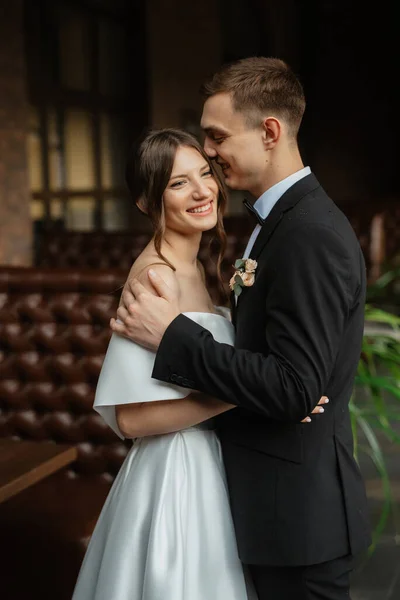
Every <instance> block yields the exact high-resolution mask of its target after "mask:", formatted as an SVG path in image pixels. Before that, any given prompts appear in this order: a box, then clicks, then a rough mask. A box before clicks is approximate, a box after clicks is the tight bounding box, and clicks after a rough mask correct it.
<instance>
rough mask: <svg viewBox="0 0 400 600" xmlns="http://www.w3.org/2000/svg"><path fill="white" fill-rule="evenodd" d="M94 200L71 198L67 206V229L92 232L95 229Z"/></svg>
mask: <svg viewBox="0 0 400 600" xmlns="http://www.w3.org/2000/svg"><path fill="white" fill-rule="evenodd" d="M95 206H96V202H95V199H94V198H70V199H69V200H68V204H67V219H66V226H67V229H69V230H73V231H91V230H92V229H94V211H95Z"/></svg>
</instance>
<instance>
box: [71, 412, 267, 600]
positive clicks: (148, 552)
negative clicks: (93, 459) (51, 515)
mask: <svg viewBox="0 0 400 600" xmlns="http://www.w3.org/2000/svg"><path fill="white" fill-rule="evenodd" d="M73 600H256V596H255V593H254V591H253V589H252V585H251V582H250V581H249V579H248V575H247V573H246V575H245V573H244V570H243V566H242V564H241V562H240V560H239V558H238V553H237V545H236V539H235V532H234V528H233V522H232V516H231V512H230V507H229V500H228V492H227V485H226V479H225V471H224V467H223V462H222V454H221V447H220V443H219V440H218V437H217V435H216V434H215V432H214V431H213V430H210V429H208V428H207V425H206V424H202V425H201V426H198V427H194V428H190V429H186V430H183V431H180V432H177V433H173V434H168V435H160V436H152V437H147V438H142V439H140V440H137V441H136V442H135V443H134V445H133V447H132V449H131V450H130V452H129V454H128V455H127V457H126V459H125V461H124V463H123V465H122V467H121V469H120V471H119V473H118V476H117V478H116V479H115V481H114V484H113V486H112V488H111V490H110V493H109V495H108V497H107V500H106V502H105V504H104V507H103V510H102V512H101V514H100V517H99V520H98V522H97V525H96V527H95V530H94V532H93V535H92V538H91V541H90V543H89V546H88V549H87V552H86V555H85V558H84V561H83V563H82V567H81V570H80V574H79V577H78V580H77V583H76V587H75V591H74V595H73Z"/></svg>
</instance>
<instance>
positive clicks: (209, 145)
mask: <svg viewBox="0 0 400 600" xmlns="http://www.w3.org/2000/svg"><path fill="white" fill-rule="evenodd" d="M204 152H205V153H206V154H207V156H209V157H210V158H215V157H216V156H217V151H216V149H215V147H214V144H213V142H212V140H210V138H209V137H208V136H206V137H205V139H204Z"/></svg>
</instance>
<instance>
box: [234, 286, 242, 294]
mask: <svg viewBox="0 0 400 600" xmlns="http://www.w3.org/2000/svg"><path fill="white" fill-rule="evenodd" d="M233 291H234V292H235V295H236V296H240V294H241V293H242V288H241V286H240V285H237V284H236V285H234V286H233Z"/></svg>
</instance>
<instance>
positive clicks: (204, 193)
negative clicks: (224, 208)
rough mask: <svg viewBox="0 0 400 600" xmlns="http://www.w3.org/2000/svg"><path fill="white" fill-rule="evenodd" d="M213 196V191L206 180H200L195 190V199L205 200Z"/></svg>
mask: <svg viewBox="0 0 400 600" xmlns="http://www.w3.org/2000/svg"><path fill="white" fill-rule="evenodd" d="M210 196H212V192H211V190H210V188H209V186H208V185H207V184H206V182H205V181H199V182H197V183H196V186H195V188H194V190H193V199H194V200H204V199H206V198H209V197H210Z"/></svg>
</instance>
